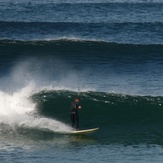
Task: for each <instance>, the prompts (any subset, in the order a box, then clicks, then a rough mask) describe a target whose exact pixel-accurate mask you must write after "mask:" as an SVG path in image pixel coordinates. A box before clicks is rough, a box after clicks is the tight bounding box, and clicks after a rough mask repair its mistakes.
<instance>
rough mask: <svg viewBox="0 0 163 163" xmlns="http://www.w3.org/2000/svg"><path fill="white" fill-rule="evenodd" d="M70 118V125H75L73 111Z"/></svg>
mask: <svg viewBox="0 0 163 163" xmlns="http://www.w3.org/2000/svg"><path fill="white" fill-rule="evenodd" d="M70 118H71V125H72V127H74V126H75V117H74V114H73V113H72V114H71V115H70Z"/></svg>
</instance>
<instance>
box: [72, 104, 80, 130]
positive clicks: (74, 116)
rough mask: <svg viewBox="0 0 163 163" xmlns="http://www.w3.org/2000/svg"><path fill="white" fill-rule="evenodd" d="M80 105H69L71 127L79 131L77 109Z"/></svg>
mask: <svg viewBox="0 0 163 163" xmlns="http://www.w3.org/2000/svg"><path fill="white" fill-rule="evenodd" d="M79 106H80V105H79V104H78V103H75V102H72V103H71V104H70V118H71V122H72V127H75V128H76V129H79V114H78V107H79Z"/></svg>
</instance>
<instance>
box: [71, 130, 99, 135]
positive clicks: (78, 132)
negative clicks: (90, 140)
mask: <svg viewBox="0 0 163 163" xmlns="http://www.w3.org/2000/svg"><path fill="white" fill-rule="evenodd" d="M97 130H99V128H92V129H87V130H77V131H72V132H70V134H74V135H78V134H79V135H80V134H91V133H93V132H96V131H97Z"/></svg>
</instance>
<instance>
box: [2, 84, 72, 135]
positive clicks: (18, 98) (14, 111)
mask: <svg viewBox="0 0 163 163" xmlns="http://www.w3.org/2000/svg"><path fill="white" fill-rule="evenodd" d="M34 90H35V85H34V84H29V85H28V86H26V87H24V88H22V89H20V90H19V91H17V92H14V93H12V94H9V93H5V92H2V91H0V106H1V107H0V123H3V124H7V125H9V126H10V127H12V128H13V129H14V128H15V126H16V127H28V128H37V129H40V130H45V129H47V130H51V131H54V132H68V131H70V130H71V127H69V126H68V125H65V124H64V123H62V122H59V121H57V120H55V119H50V118H44V117H39V116H37V117H34V115H35V114H37V113H36V106H35V104H34V103H33V102H32V101H31V99H30V97H31V95H32V94H33V93H34Z"/></svg>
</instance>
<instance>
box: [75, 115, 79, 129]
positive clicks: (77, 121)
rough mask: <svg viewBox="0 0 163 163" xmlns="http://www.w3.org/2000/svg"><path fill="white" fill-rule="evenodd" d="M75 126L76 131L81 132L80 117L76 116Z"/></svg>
mask: <svg viewBox="0 0 163 163" xmlns="http://www.w3.org/2000/svg"><path fill="white" fill-rule="evenodd" d="M75 124H76V130H79V115H78V114H75Z"/></svg>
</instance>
